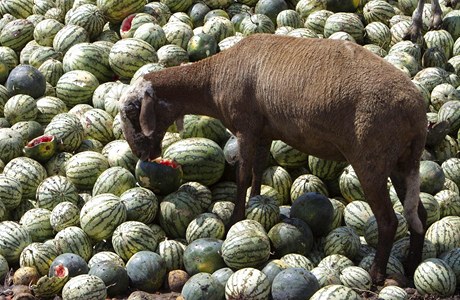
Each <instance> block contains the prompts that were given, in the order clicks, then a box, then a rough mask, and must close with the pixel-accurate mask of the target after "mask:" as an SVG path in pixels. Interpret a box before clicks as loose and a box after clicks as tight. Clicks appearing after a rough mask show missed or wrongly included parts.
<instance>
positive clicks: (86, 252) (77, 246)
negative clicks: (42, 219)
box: [54, 226, 93, 261]
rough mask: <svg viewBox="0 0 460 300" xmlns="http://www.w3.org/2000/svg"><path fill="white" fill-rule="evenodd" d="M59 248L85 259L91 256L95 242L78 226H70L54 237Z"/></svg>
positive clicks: (62, 251)
mask: <svg viewBox="0 0 460 300" xmlns="http://www.w3.org/2000/svg"><path fill="white" fill-rule="evenodd" d="M54 240H55V244H56V246H57V249H58V250H59V251H60V252H61V253H74V254H77V255H79V256H81V257H82V258H83V259H84V260H85V261H88V260H89V259H90V258H91V255H92V250H93V244H92V241H91V239H90V237H89V236H88V235H87V234H86V233H85V232H84V231H83V229H81V228H80V227H77V226H69V227H67V228H64V229H62V230H61V231H59V232H58V233H57V234H56V236H55V237H54Z"/></svg>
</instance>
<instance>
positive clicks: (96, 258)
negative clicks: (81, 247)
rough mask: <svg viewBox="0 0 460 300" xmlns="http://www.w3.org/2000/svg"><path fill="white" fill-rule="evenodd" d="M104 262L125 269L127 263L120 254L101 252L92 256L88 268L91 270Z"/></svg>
mask: <svg viewBox="0 0 460 300" xmlns="http://www.w3.org/2000/svg"><path fill="white" fill-rule="evenodd" d="M104 261H110V262H112V263H114V264H116V265H118V266H120V267H125V262H124V261H123V259H121V257H120V256H119V255H118V254H116V253H115V252H113V251H101V252H97V253H95V254H94V255H93V256H91V258H90V260H89V261H88V268H90V270H91V268H92V267H93V266H95V265H96V264H98V263H101V262H104Z"/></svg>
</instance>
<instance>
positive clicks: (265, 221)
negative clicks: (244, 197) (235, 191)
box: [246, 195, 280, 231]
mask: <svg viewBox="0 0 460 300" xmlns="http://www.w3.org/2000/svg"><path fill="white" fill-rule="evenodd" d="M279 218H280V210H279V207H278V203H277V201H276V200H275V199H273V198H272V197H269V196H266V195H256V196H253V197H251V198H249V200H248V201H247V203H246V219H249V220H254V221H257V222H259V223H260V224H262V226H264V229H265V231H269V230H270V228H272V227H273V226H274V225H275V224H276V223H278V221H279Z"/></svg>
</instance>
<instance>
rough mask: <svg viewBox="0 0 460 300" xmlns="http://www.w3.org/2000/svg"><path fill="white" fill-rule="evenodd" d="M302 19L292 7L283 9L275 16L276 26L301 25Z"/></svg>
mask: <svg viewBox="0 0 460 300" xmlns="http://www.w3.org/2000/svg"><path fill="white" fill-rule="evenodd" d="M302 25H303V24H302V19H301V18H300V14H299V13H298V12H296V11H295V10H293V9H284V10H282V11H280V12H279V13H278V15H277V16H276V26H277V28H279V27H282V26H290V27H292V28H300V27H302Z"/></svg>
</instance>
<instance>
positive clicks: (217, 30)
mask: <svg viewBox="0 0 460 300" xmlns="http://www.w3.org/2000/svg"><path fill="white" fill-rule="evenodd" d="M203 33H205V34H209V35H211V36H213V37H214V39H215V40H216V42H217V43H218V42H220V41H222V40H223V39H225V38H227V37H230V36H233V35H235V27H234V25H233V23H232V22H231V21H230V20H229V19H228V18H225V17H220V16H216V17H212V18H210V19H209V20H207V21H206V22H205V23H204V25H203Z"/></svg>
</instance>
